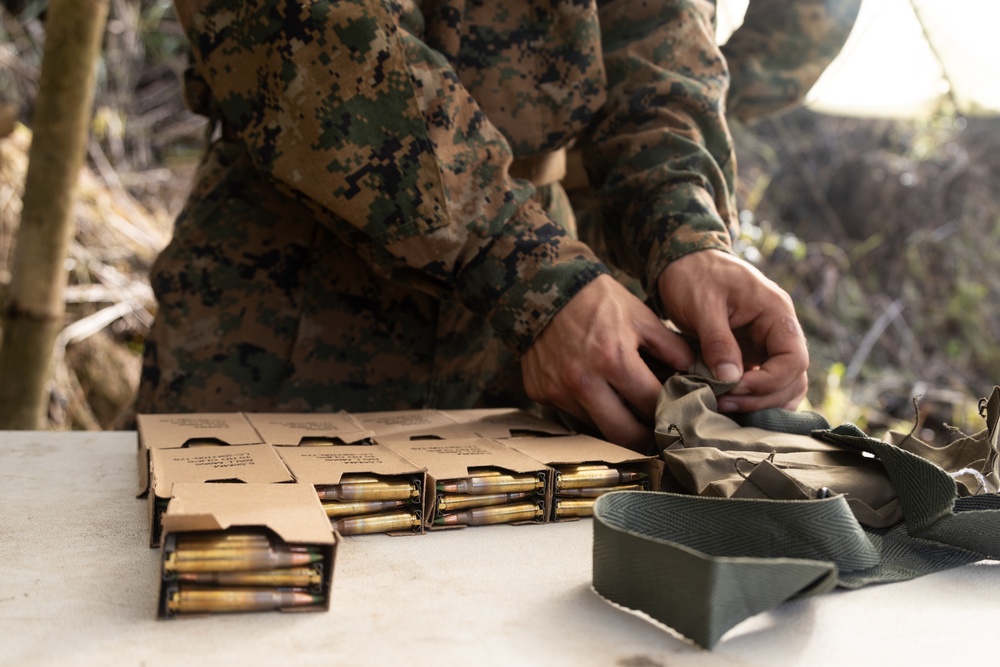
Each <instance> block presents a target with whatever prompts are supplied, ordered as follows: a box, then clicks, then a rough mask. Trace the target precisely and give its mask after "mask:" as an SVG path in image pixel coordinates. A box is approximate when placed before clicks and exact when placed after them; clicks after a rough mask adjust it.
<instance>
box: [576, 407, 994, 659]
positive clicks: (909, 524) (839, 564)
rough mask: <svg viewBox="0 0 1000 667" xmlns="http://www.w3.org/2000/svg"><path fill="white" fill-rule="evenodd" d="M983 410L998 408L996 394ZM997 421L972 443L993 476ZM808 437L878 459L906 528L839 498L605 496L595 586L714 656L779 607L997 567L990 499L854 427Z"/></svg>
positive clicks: (597, 532)
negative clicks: (841, 591)
mask: <svg viewBox="0 0 1000 667" xmlns="http://www.w3.org/2000/svg"><path fill="white" fill-rule="evenodd" d="M991 405H994V406H995V405H1000V389H994V394H993V398H992V399H991ZM765 412H766V411H765ZM773 414H777V415H779V416H782V418H787V417H788V415H794V414H795V413H787V412H786V411H780V412H777V413H773ZM996 419H997V415H996V414H991V420H992V421H993V422H994V423H991V424H990V425H989V428H988V430H987V431H984V432H983V433H982V434H980V436H978V438H973V439H972V440H975V441H976V444H979V445H981V449H983V451H984V452H986V453H985V454H984V456H986V462H988V463H989V465H990V466H991V468H992V469H993V470H995V469H996V440H997V428H996V423H995V422H996ZM792 421H793V422H794V421H795V419H793V420H792ZM658 430H660V429H659V427H658ZM812 437H813V438H816V439H819V440H821V441H823V442H825V443H832V444H834V445H836V446H838V447H842V448H844V449H845V450H851V451H863V452H869V453H870V454H872V455H874V456H875V457H876V459H877V460H878V461H880V462H881V464H882V465H883V466H884V468H885V472H886V474H887V477H888V480H889V481H890V482H891V484H892V485H893V487H894V488H895V491H896V496H897V498H898V501H899V505H900V508H901V509H902V516H903V520H902V522H900V523H898V524H896V525H894V526H891V527H887V528H872V527H869V526H865V525H862V524H861V523H859V521H858V520H857V519H856V518H855V515H854V513H852V510H851V508H850V507H849V505H848V502H847V499H846V498H845V496H844V495H835V496H832V497H828V498H817V499H808V500H773V499H759V498H751V499H747V498H717V497H701V496H694V495H686V494H679V493H651V492H617V493H610V494H607V495H605V496H602V497H601V498H599V499H598V501H597V503H596V504H595V506H594V552H593V567H594V574H593V577H594V589H595V590H596V591H597V592H598V593H599V594H601V595H602V596H604V597H605V598H607V599H608V600H610V601H612V602H614V603H617V604H619V605H622V606H624V607H627V608H630V609H636V610H640V611H643V612H645V613H647V614H648V615H649V616H651V617H652V618H654V619H656V620H658V621H660V622H662V623H665V624H666V625H668V626H670V627H671V628H673V629H674V630H676V631H678V632H680V633H681V634H683V635H685V636H686V637H688V638H689V639H691V640H692V641H694V642H696V643H697V644H700V645H702V646H705V647H709V648H711V647H712V646H714V645H715V644H716V643H717V642H718V641H719V639H720V638H721V637H722V635H723V634H724V633H725V632H726V631H727V630H729V629H730V628H732V627H733V626H735V625H736V624H737V623H739V622H741V621H743V620H745V619H747V618H749V617H750V616H753V615H755V614H758V613H761V612H763V611H767V610H768V609H771V608H773V607H775V606H777V605H778V604H780V603H782V602H784V601H785V600H791V599H794V598H800V597H806V596H809V595H816V594H819V593H824V592H827V591H829V590H831V589H833V588H835V587H837V586H840V587H844V588H859V587H861V586H865V585H867V584H873V583H885V582H892V581H903V580H906V579H912V578H914V577H917V576H921V575H923V574H928V573H930V572H935V571H938V570H943V569H947V568H951V567H957V566H960V565H965V564H968V563H972V562H975V561H978V560H983V559H996V558H1000V495H998V494H997V493H982V494H980V495H969V496H963V497H959V496H958V493H957V487H956V482H955V478H954V477H953V476H952V474H949V473H948V472H947V471H945V470H944V469H942V468H941V467H939V466H938V465H935V464H934V463H931V462H930V461H928V460H926V459H925V458H922V457H921V456H918V455H916V454H913V453H911V452H909V451H905V450H904V449H901V448H900V447H897V446H896V445H893V444H889V443H885V442H880V441H878V440H875V439H873V438H871V437H869V436H867V435H866V434H865V433H863V432H862V431H861V430H860V429H858V428H857V427H855V426H854V425H851V424H846V425H844V426H840V427H838V428H835V429H824V430H818V431H813V432H812ZM969 440H970V438H965V439H964V440H963V442H962V443H961V444H962V446H963V447H968V445H969V442H968V441H969ZM689 444H690V443H689ZM953 474H954V473H953ZM994 475H995V473H994Z"/></svg>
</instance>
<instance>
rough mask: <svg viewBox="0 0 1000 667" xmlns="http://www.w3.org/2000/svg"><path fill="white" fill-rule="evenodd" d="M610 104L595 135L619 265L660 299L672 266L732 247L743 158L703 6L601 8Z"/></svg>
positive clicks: (596, 174)
mask: <svg viewBox="0 0 1000 667" xmlns="http://www.w3.org/2000/svg"><path fill="white" fill-rule="evenodd" d="M600 11H601V22H602V26H603V31H604V49H605V61H606V65H607V71H608V86H609V94H608V102H607V104H606V105H605V109H604V110H603V111H602V115H601V117H600V122H599V123H598V124H596V125H595V127H594V130H593V132H592V134H591V136H590V137H589V139H590V141H589V146H588V149H587V152H586V161H587V168H588V172H589V174H590V176H591V180H592V182H595V184H597V185H599V187H600V188H601V193H602V195H603V198H604V202H605V203H604V206H603V218H604V224H605V236H606V237H607V238H608V241H609V246H610V249H611V253H612V256H613V259H614V260H615V261H616V263H618V264H619V265H620V266H622V268H624V269H626V270H627V271H629V272H630V273H632V274H633V275H636V276H638V277H640V278H641V279H642V280H643V284H644V288H645V289H646V290H647V292H648V293H650V294H652V295H654V296H656V295H657V278H658V277H659V275H660V273H662V271H663V269H664V268H665V267H666V266H667V265H668V264H669V263H670V262H672V261H674V260H676V259H679V258H680V257H683V256H684V255H686V254H688V253H690V252H692V251H695V250H702V249H707V248H717V249H723V250H728V249H729V247H730V243H731V234H732V233H733V232H734V231H735V224H736V220H735V210H734V208H735V207H734V202H733V196H732V193H733V183H734V179H735V173H734V171H735V157H734V154H733V147H732V141H731V137H730V135H729V130H728V126H727V125H726V121H725V115H724V110H725V104H724V99H725V95H726V88H727V83H728V71H727V69H726V64H725V61H724V59H723V58H722V56H721V54H720V52H719V50H718V47H717V46H716V45H715V38H714V28H713V25H712V17H713V14H714V5H713V3H711V2H706V1H702V0H691V1H687V0H685V1H674V2H663V3H650V4H648V5H640V4H639V3H635V2H630V1H629V0H611V1H609V2H604V3H602V4H601V6H600Z"/></svg>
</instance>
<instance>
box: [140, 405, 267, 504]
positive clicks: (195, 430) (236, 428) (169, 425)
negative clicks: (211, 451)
mask: <svg viewBox="0 0 1000 667" xmlns="http://www.w3.org/2000/svg"><path fill="white" fill-rule="evenodd" d="M136 419H137V422H138V430H139V445H138V465H139V491H138V494H137V495H139V496H142V495H143V494H144V493H146V491H148V490H149V466H150V456H149V453H150V452H151V451H152V450H155V449H181V448H184V447H194V446H199V445H254V444H257V445H259V444H263V442H264V440H263V439H261V437H260V434H259V433H257V431H256V430H255V429H254V427H253V426H251V425H250V422H248V421H247V419H246V417H245V416H244V415H243V413H240V412H232V413H204V414H156V415H138V416H137V418H136Z"/></svg>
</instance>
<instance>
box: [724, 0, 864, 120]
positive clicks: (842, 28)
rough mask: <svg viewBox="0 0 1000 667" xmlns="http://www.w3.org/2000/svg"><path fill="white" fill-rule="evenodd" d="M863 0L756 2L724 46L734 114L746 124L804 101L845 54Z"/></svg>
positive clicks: (755, 0) (731, 107)
mask: <svg viewBox="0 0 1000 667" xmlns="http://www.w3.org/2000/svg"><path fill="white" fill-rule="evenodd" d="M860 7H861V0H798V1H797V2H788V0H751V1H750V5H749V7H748V8H747V13H746V17H745V18H744V19H743V25H742V26H740V28H739V29H738V30H737V31H736V32H735V33H733V35H732V36H731V37H730V38H729V41H727V42H726V44H725V45H724V46H723V47H722V52H723V54H725V56H726V60H727V61H728V63H729V70H730V74H731V76H732V81H731V82H730V84H729V97H728V101H727V108H728V113H729V114H730V115H732V116H735V117H736V118H738V119H739V120H741V121H743V122H745V123H746V122H750V121H753V120H755V119H758V118H761V117H763V116H767V115H769V114H774V113H777V112H779V111H781V110H783V109H787V108H789V107H792V106H795V105H796V104H799V103H801V102H802V100H803V98H804V97H805V96H806V93H808V92H809V89H810V88H812V86H813V84H814V83H816V80H817V79H819V76H820V75H821V74H822V73H823V70H825V69H826V68H827V66H828V65H829V64H830V63H831V62H832V61H833V59H834V58H835V57H836V56H837V54H838V53H840V49H841V48H842V47H843V46H844V42H846V41H847V36H848V35H849V34H850V32H851V28H852V27H853V25H854V21H855V19H856V18H857V16H858V10H859V9H860Z"/></svg>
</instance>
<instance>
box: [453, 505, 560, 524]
mask: <svg viewBox="0 0 1000 667" xmlns="http://www.w3.org/2000/svg"><path fill="white" fill-rule="evenodd" d="M544 514H545V512H544V509H543V504H542V503H515V504H513V505H496V506H493V507H473V508H470V509H467V510H464V511H461V512H451V513H448V514H442V515H441V516H439V517H436V518H435V519H434V525H435V526H458V525H462V526H486V525H489V524H495V523H513V522H515V521H540V520H541V519H542V518H543V516H544Z"/></svg>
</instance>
